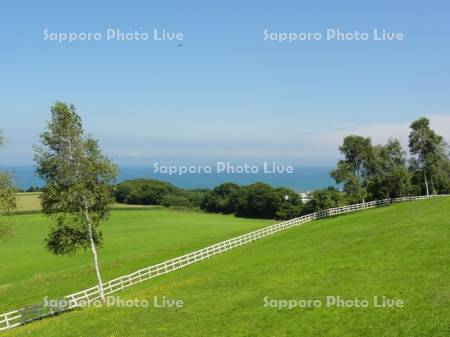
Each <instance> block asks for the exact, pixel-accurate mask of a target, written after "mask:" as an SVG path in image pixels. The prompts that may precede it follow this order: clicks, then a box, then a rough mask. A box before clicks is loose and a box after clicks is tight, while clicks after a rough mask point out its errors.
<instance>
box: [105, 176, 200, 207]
mask: <svg viewBox="0 0 450 337" xmlns="http://www.w3.org/2000/svg"><path fill="white" fill-rule="evenodd" d="M205 193H206V190H202V189H196V190H185V189H181V188H178V187H176V186H174V185H172V184H170V183H168V182H164V181H160V180H154V179H133V180H125V181H123V182H121V183H119V184H117V185H116V186H115V187H114V195H115V198H116V201H117V202H119V203H125V204H133V205H163V206H166V207H171V206H177V207H180V206H181V207H199V206H200V204H201V202H202V200H203V197H204V195H205Z"/></svg>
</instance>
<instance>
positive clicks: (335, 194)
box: [302, 186, 348, 214]
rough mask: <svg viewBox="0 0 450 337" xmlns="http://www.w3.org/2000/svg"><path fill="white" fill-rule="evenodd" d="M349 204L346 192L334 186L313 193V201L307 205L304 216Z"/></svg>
mask: <svg viewBox="0 0 450 337" xmlns="http://www.w3.org/2000/svg"><path fill="white" fill-rule="evenodd" d="M347 203H348V200H347V198H346V195H345V193H344V192H341V191H339V190H338V189H336V188H335V187H333V186H330V187H327V188H323V189H319V190H315V191H314V192H312V193H311V199H310V200H309V201H308V202H307V203H306V204H305V208H304V210H303V212H302V214H310V213H314V212H317V211H322V210H325V209H329V208H334V207H340V206H344V205H346V204H347Z"/></svg>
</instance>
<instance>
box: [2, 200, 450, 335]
mask: <svg viewBox="0 0 450 337" xmlns="http://www.w3.org/2000/svg"><path fill="white" fill-rule="evenodd" d="M449 212H450V200H449V199H448V198H445V199H444V198H443V199H435V200H427V201H418V202H413V203H405V204H398V205H394V206H390V207H386V208H379V209H374V210H368V211H363V212H360V213H358V214H350V215H346V216H340V217H337V218H334V219H324V220H321V221H317V222H313V223H309V224H306V225H304V226H303V227H300V228H295V229H290V230H288V231H286V232H283V233H278V234H276V235H275V236H273V237H270V238H266V239H264V240H261V241H258V242H255V243H253V244H252V245H249V246H246V247H241V248H238V249H236V250H233V251H231V252H228V253H226V254H223V255H220V256H217V257H214V258H212V259H209V260H207V261H205V262H202V263H199V264H195V265H193V266H190V267H188V268H186V269H182V270H180V271H177V272H175V273H171V274H168V275H164V276H162V277H160V278H156V279H153V280H150V281H147V282H145V283H143V284H141V285H139V286H137V287H135V288H130V289H128V290H126V291H125V292H123V293H120V294H119V296H121V297H122V298H129V299H133V298H140V299H148V300H152V298H153V296H154V295H158V296H160V297H161V296H167V297H169V298H172V299H182V300H184V302H185V306H184V307H183V308H181V309H161V308H157V309H154V308H85V309H81V310H76V311H74V312H71V313H67V314H63V315H61V316H58V317H54V318H51V319H46V320H42V321H39V322H35V323H32V324H30V325H27V326H24V327H21V328H19V329H17V330H12V331H10V332H8V333H6V334H5V336H60V335H61V331H64V336H177V337H178V336H424V337H425V336H426V337H430V336H448V335H450V282H449V281H450V269H449V265H450V244H449V241H450V240H449V239H450V218H449V217H448V214H449ZM328 295H339V296H341V297H343V298H346V299H349V298H355V297H358V298H362V299H371V298H372V297H373V296H375V295H378V296H382V295H385V296H388V297H390V298H400V299H403V300H404V301H405V307H404V308H396V309H380V308H326V307H322V308H312V309H292V310H287V309H285V310H277V309H274V308H265V307H263V298H264V297H265V296H269V297H270V298H283V299H299V298H303V299H314V298H319V299H323V298H324V297H325V296H328Z"/></svg>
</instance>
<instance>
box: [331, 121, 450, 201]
mask: <svg viewBox="0 0 450 337" xmlns="http://www.w3.org/2000/svg"><path fill="white" fill-rule="evenodd" d="M410 128H411V132H410V135H409V151H410V155H411V156H410V158H409V161H407V159H406V152H405V151H403V149H402V147H401V145H400V142H399V141H398V140H396V139H389V140H388V142H387V143H386V144H385V145H372V143H371V140H370V138H365V137H361V136H356V135H351V136H347V137H345V138H344V142H343V144H342V146H341V147H340V148H339V149H340V151H341V153H342V154H343V155H344V159H342V160H340V161H339V162H338V164H337V167H336V169H334V170H333V171H332V172H331V175H332V177H333V178H334V179H335V180H336V183H338V184H342V185H343V188H344V191H345V193H346V198H347V200H348V202H349V203H354V202H361V201H365V200H374V199H383V198H395V197H401V196H407V195H418V194H426V195H429V194H439V193H449V192H450V160H449V153H448V147H447V144H446V142H445V140H444V138H443V137H442V136H440V135H438V134H436V133H435V132H434V131H433V130H432V129H431V128H430V121H429V120H428V119H426V118H420V119H418V120H416V121H414V122H413V123H412V124H411V126H410Z"/></svg>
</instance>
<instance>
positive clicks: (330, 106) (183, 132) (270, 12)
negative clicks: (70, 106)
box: [0, 0, 450, 165]
mask: <svg viewBox="0 0 450 337" xmlns="http://www.w3.org/2000/svg"><path fill="white" fill-rule="evenodd" d="M108 28H117V29H120V30H121V31H123V32H130V31H131V32H132V31H135V30H137V31H140V32H148V33H149V34H150V39H149V40H147V41H106V39H105V35H106V34H105V30H106V29H108ZM155 28H156V29H158V30H159V31H162V29H163V28H164V29H166V31H168V32H181V33H183V34H184V39H183V41H182V42H180V41H153V30H154V29H155ZM334 28H339V29H340V30H341V31H344V32H353V31H355V30H357V31H359V32H368V33H370V35H371V34H372V30H373V29H379V30H381V29H383V28H384V29H386V30H387V31H389V32H401V33H403V34H404V35H405V36H406V38H405V40H403V41H373V39H369V40H368V41H327V40H326V39H325V38H323V39H322V40H320V41H296V42H291V43H288V42H282V43H280V42H277V41H270V40H264V30H265V29H268V30H269V32H287V33H288V32H320V33H322V34H324V32H325V31H326V30H327V29H334ZM0 29H1V34H0V44H1V53H0V76H1V81H0V94H1V99H0V128H1V129H3V131H4V133H5V135H6V137H7V139H8V144H7V147H5V148H4V149H3V150H2V151H1V152H0V164H27V163H31V162H32V145H33V144H36V143H37V141H38V134H39V132H41V131H42V129H43V128H44V126H45V122H46V120H48V118H49V116H50V111H49V107H50V105H51V104H52V103H53V102H54V101H56V100H64V101H68V102H71V103H74V104H75V105H76V106H77V108H78V111H79V113H80V114H81V115H82V117H83V120H84V124H85V127H86V129H87V130H88V131H89V132H91V133H93V134H94V135H95V137H96V138H98V139H100V141H101V144H102V146H103V148H104V149H105V151H106V152H107V153H108V154H109V155H110V156H111V157H112V158H113V159H114V160H115V161H117V162H118V163H119V164H148V163H152V162H153V161H155V160H159V161H179V160H182V161H192V162H199V161H211V160H246V161H258V160H280V161H285V162H287V163H292V164H304V165H321V164H329V163H333V162H334V161H335V160H336V158H337V157H338V152H337V145H338V144H339V142H340V141H341V139H342V137H343V136H344V135H345V134H348V133H360V134H362V135H366V136H371V137H372V138H373V139H374V141H375V142H381V141H384V140H385V139H386V138H387V137H389V136H394V137H399V138H400V139H401V140H402V141H403V143H404V145H406V144H405V141H404V140H405V138H406V135H407V132H408V130H407V127H408V124H409V122H411V121H412V120H413V119H415V118H417V117H418V116H422V115H424V116H428V117H430V119H431V121H432V125H433V127H435V128H436V129H437V130H438V131H439V132H440V133H442V134H443V135H444V136H445V137H446V138H447V139H448V140H450V63H449V60H450V43H449V42H450V3H449V2H448V1H411V0H410V1H386V0H382V1H371V2H369V1H271V2H269V1H264V2H263V1H221V2H219V1H170V0H169V1H95V2H94V1H81V0H78V1H72V2H70V3H69V2H68V1H67V2H65V3H63V2H62V1H39V2H38V1H28V2H25V1H8V2H3V3H2V8H1V11H0ZM45 29H48V31H49V32H56V33H62V32H74V33H81V32H101V33H102V34H103V39H102V40H100V41H74V42H71V43H68V42H62V43H59V42H57V41H48V40H44V33H43V32H44V30H45Z"/></svg>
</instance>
